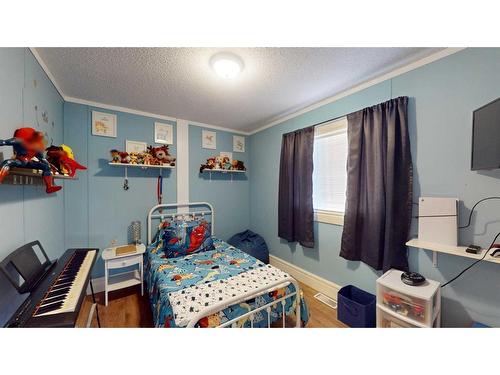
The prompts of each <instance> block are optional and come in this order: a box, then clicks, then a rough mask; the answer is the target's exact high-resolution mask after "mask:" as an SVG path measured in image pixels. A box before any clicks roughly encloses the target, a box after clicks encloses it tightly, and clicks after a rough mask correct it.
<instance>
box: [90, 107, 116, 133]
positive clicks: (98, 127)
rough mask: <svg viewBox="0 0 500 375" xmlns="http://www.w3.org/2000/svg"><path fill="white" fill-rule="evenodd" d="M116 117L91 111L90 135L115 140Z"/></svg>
mask: <svg viewBox="0 0 500 375" xmlns="http://www.w3.org/2000/svg"><path fill="white" fill-rule="evenodd" d="M116 126H117V120H116V115H114V114H111V113H104V112H98V111H92V135H96V136H99V137H110V138H116V133H117V132H116Z"/></svg>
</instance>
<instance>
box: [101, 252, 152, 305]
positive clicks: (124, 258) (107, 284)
mask: <svg viewBox="0 0 500 375" xmlns="http://www.w3.org/2000/svg"><path fill="white" fill-rule="evenodd" d="M117 247H119V246H117ZM135 247H136V252H134V253H128V254H122V255H117V254H116V247H110V248H107V249H104V250H103V252H102V255H101V256H102V259H103V260H104V296H105V298H104V300H105V305H106V306H108V293H109V292H111V291H113V290H118V289H123V288H127V287H129V286H132V285H137V284H141V295H143V294H144V285H143V279H144V277H143V275H144V272H143V264H142V258H143V254H144V252H145V251H146V246H145V245H144V244H139V245H136V246H135ZM133 265H138V268H139V269H138V270H134V271H129V272H122V273H118V274H115V275H110V274H109V270H114V269H118V268H124V267H130V266H133Z"/></svg>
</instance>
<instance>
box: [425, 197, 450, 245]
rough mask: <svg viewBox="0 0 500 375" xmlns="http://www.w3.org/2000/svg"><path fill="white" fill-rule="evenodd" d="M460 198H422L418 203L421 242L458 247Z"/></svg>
mask: <svg viewBox="0 0 500 375" xmlns="http://www.w3.org/2000/svg"><path fill="white" fill-rule="evenodd" d="M457 232H458V198H434V197H421V198H420V199H419V203H418V239H419V241H425V242H433V243H439V244H443V245H450V246H457V242H458V240H457V238H458V236H457Z"/></svg>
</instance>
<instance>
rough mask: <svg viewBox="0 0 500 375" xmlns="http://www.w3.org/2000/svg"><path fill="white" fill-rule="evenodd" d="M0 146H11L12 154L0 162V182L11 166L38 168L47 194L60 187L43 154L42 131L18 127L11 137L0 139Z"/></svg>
mask: <svg viewBox="0 0 500 375" xmlns="http://www.w3.org/2000/svg"><path fill="white" fill-rule="evenodd" d="M0 146H12V148H13V149H14V155H13V157H12V159H7V160H5V161H3V162H2V164H0V183H1V182H2V181H3V180H4V178H5V177H6V176H7V175H8V174H9V171H10V169H11V168H13V167H17V168H25V169H38V170H41V171H42V178H43V181H44V182H45V191H46V192H47V193H48V194H51V193H55V192H56V191H59V190H61V189H62V187H61V186H56V185H54V179H53V177H52V173H51V166H50V164H49V162H48V161H47V159H46V158H45V156H44V151H45V141H44V135H43V133H42V132H39V131H36V130H35V129H33V128H20V129H17V130H16V131H15V132H14V136H13V138H10V139H6V140H0Z"/></svg>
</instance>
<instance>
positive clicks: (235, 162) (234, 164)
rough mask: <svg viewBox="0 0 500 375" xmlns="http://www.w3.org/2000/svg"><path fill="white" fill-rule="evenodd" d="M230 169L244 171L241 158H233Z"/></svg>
mask: <svg viewBox="0 0 500 375" xmlns="http://www.w3.org/2000/svg"><path fill="white" fill-rule="evenodd" d="M231 164H232V169H233V170H235V171H246V170H247V169H246V167H245V164H244V163H243V162H242V161H241V160H233V161H232V163H231Z"/></svg>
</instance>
